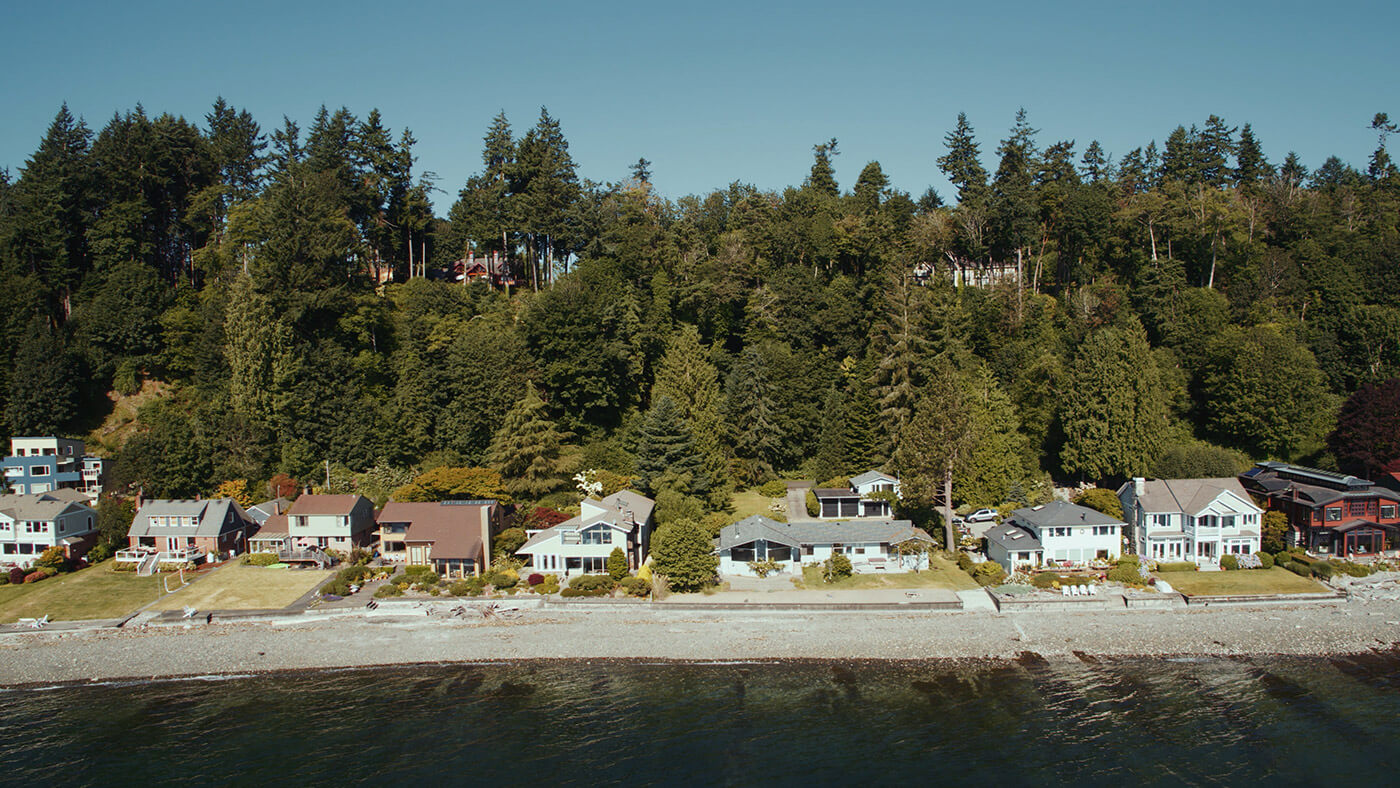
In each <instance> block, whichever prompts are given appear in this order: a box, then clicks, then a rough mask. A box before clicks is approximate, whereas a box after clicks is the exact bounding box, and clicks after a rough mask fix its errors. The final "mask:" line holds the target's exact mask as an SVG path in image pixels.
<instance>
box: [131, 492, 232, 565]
mask: <svg viewBox="0 0 1400 788" xmlns="http://www.w3.org/2000/svg"><path fill="white" fill-rule="evenodd" d="M137 507H138V508H137V509H136V517H135V519H133V520H132V522H131V529H130V530H129V531H127V540H128V542H129V546H128V548H127V549H125V550H121V551H118V553H117V556H116V557H117V561H118V563H126V562H130V563H136V564H139V565H141V567H142V568H143V569H145V568H147V567H148V565H153V564H155V563H185V562H186V561H191V562H196V563H198V562H200V561H203V560H205V559H206V558H207V557H208V556H210V555H217V554H220V553H241V552H243V551H245V550H246V549H247V546H248V537H249V535H250V534H252V533H254V532H256V531H257V527H258V526H257V524H256V523H254V522H253V520H252V519H251V518H249V517H248V514H247V513H246V512H244V511H243V507H241V506H239V505H238V502H237V501H234V500H233V499H232V498H211V499H208V500H190V499H174V500H171V499H154V500H150V501H145V502H144V503H143V502H141V501H140V500H138V501H137ZM153 556H154V557H153Z"/></svg>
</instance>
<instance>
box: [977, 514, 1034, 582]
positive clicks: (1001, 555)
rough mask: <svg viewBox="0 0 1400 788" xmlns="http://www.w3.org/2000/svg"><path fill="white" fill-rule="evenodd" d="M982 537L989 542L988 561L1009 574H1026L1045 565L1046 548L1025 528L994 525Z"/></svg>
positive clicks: (1006, 524)
mask: <svg viewBox="0 0 1400 788" xmlns="http://www.w3.org/2000/svg"><path fill="white" fill-rule="evenodd" d="M982 536H983V537H984V538H985V539H986V540H987V560H988V561H995V562H996V563H998V564H1001V567H1002V568H1003V569H1005V570H1006V571H1007V572H1026V571H1030V570H1033V569H1036V568H1038V567H1040V566H1043V565H1044V564H1045V548H1044V547H1043V546H1042V545H1041V544H1040V540H1039V539H1036V538H1035V535H1034V534H1032V533H1031V532H1030V531H1028V530H1026V529H1025V528H1021V527H1020V526H1017V525H1015V524H1012V523H1001V524H996V523H993V524H992V525H991V527H989V528H988V529H987V530H986V532H985V533H984V534H983V535H982Z"/></svg>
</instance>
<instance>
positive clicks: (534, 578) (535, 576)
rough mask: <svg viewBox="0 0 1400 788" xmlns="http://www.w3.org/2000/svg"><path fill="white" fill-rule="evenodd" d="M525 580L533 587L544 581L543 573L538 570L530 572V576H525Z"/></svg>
mask: <svg viewBox="0 0 1400 788" xmlns="http://www.w3.org/2000/svg"><path fill="white" fill-rule="evenodd" d="M525 582H527V583H529V584H530V587H531V588H533V587H535V586H537V585H539V584H540V583H543V582H544V575H542V574H540V573H539V572H531V573H530V576H529V577H527V578H525Z"/></svg>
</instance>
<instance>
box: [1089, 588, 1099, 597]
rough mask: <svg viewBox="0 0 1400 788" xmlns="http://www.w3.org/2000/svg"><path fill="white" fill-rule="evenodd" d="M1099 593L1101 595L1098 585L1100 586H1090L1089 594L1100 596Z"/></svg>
mask: <svg viewBox="0 0 1400 788" xmlns="http://www.w3.org/2000/svg"><path fill="white" fill-rule="evenodd" d="M1098 595H1099V587H1098V586H1089V596H1098Z"/></svg>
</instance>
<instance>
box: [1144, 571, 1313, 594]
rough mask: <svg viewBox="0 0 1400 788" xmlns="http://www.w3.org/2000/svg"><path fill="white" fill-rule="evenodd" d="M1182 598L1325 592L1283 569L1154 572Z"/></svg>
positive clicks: (1307, 579) (1306, 579)
mask: <svg viewBox="0 0 1400 788" xmlns="http://www.w3.org/2000/svg"><path fill="white" fill-rule="evenodd" d="M1156 574H1157V577H1159V578H1161V579H1163V580H1165V581H1167V582H1168V583H1171V584H1172V588H1174V589H1176V590H1177V591H1180V592H1182V593H1183V594H1190V595H1201V596H1215V595H1227V594H1307V593H1314V592H1318V591H1326V590H1327V589H1325V588H1323V587H1322V586H1321V585H1320V584H1318V583H1317V581H1315V580H1312V579H1310V578H1306V577H1299V576H1298V575H1295V574H1293V573H1292V572H1290V571H1288V570H1287V569H1283V568H1280V567H1277V566H1276V567H1273V568H1271V569H1239V570H1236V571H1233V572H1157V573H1156Z"/></svg>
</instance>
